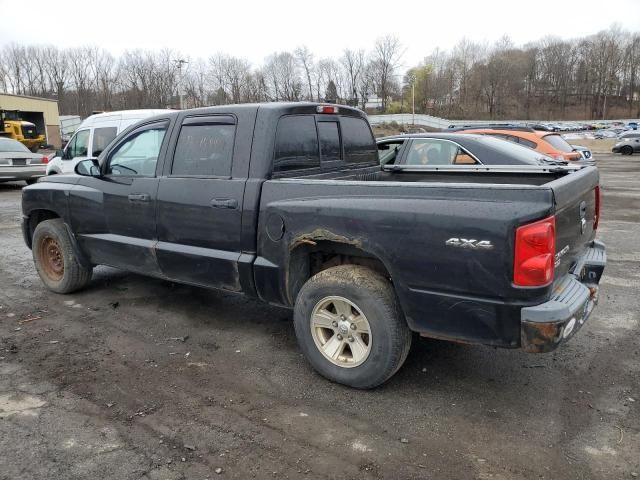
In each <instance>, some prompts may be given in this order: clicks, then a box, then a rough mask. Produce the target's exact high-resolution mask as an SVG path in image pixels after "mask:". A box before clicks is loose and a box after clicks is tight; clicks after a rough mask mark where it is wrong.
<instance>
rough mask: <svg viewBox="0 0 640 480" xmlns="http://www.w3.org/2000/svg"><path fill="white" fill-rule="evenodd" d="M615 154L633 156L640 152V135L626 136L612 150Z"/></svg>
mask: <svg viewBox="0 0 640 480" xmlns="http://www.w3.org/2000/svg"><path fill="white" fill-rule="evenodd" d="M611 151H612V152H613V153H621V154H622V155H632V154H634V153H638V152H640V134H637V135H630V136H625V137H623V138H621V139H620V141H619V142H618V143H616V144H615V145H614V146H613V148H612V149H611Z"/></svg>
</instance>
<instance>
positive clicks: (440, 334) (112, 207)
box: [22, 103, 606, 388]
mask: <svg viewBox="0 0 640 480" xmlns="http://www.w3.org/2000/svg"><path fill="white" fill-rule="evenodd" d="M76 173H77V174H78V175H75V176H70V175H54V176H47V177H45V178H44V179H42V180H40V181H39V182H38V183H37V184H35V185H32V186H30V187H26V188H25V189H24V191H23V197H22V209H23V211H22V213H23V224H22V225H23V234H24V238H25V242H26V244H27V245H28V247H29V248H31V249H32V253H33V258H34V262H35V266H36V269H37V271H38V274H39V275H40V278H41V279H42V281H43V283H44V284H45V285H46V286H47V287H48V288H49V289H50V290H52V291H54V292H58V293H70V292H73V291H75V290H78V289H80V288H82V287H84V286H85V285H87V284H88V283H89V281H90V279H91V275H92V271H93V267H94V266H95V265H110V266H113V267H117V268H122V269H125V270H129V271H134V272H138V273H140V274H144V275H150V276H155V277H160V278H164V279H168V280H171V281H175V282H180V283H187V284H191V285H197V286H202V287H211V288H218V289H223V290H227V291H230V292H235V293H243V294H245V295H248V296H250V297H256V298H258V299H260V300H262V301H264V302H268V303H271V304H274V305H281V306H284V307H288V308H291V309H293V321H294V327H295V334H296V337H297V340H298V344H299V345H300V348H301V350H302V352H303V353H304V355H305V356H306V358H307V359H308V361H309V362H310V363H311V365H312V366H313V367H315V369H316V370H317V371H318V372H320V374H322V375H323V376H325V377H327V378H329V379H331V380H333V381H336V382H340V383H343V384H346V385H350V386H352V387H357V388H372V387H375V386H376V385H379V384H381V383H383V382H385V381H386V380H387V379H389V378H390V377H391V376H392V375H393V374H394V373H395V372H396V371H397V370H398V369H399V368H400V367H401V366H402V364H403V362H404V360H405V359H406V357H407V354H408V352H409V348H410V346H411V342H412V338H413V335H412V332H418V333H420V334H421V335H424V336H429V337H435V338H442V339H449V340H454V341H463V342H467V343H481V344H487V345H493V346H496V347H507V348H522V349H524V350H526V351H529V352H546V351H550V350H553V349H555V348H556V347H558V345H560V344H561V343H564V342H565V341H566V340H567V339H569V338H571V337H572V336H573V335H574V334H575V332H576V331H577V330H578V329H579V328H580V327H581V326H582V325H583V324H584V322H585V321H586V320H587V318H588V317H589V315H590V313H591V312H592V310H593V308H594V306H595V304H596V300H597V291H598V283H599V280H600V276H601V274H602V271H603V269H604V266H605V261H606V260H605V259H606V256H605V247H604V245H603V244H602V243H600V242H598V241H596V240H595V235H596V229H597V225H598V220H599V215H600V214H599V187H598V181H599V180H598V178H599V176H598V170H597V169H596V168H593V167H579V166H567V165H510V166H492V165H455V166H454V167H448V166H428V165H387V166H384V167H381V166H380V165H379V161H378V153H377V148H376V143H375V140H374V137H373V134H372V132H371V128H370V126H369V124H368V123H367V120H366V116H365V114H364V113H363V112H361V111H359V110H356V109H354V108H350V107H344V106H336V105H322V104H315V103H268V104H253V105H235V106H234V105H226V106H218V107H208V108H201V109H194V110H184V111H177V112H165V113H163V114H162V115H160V116H156V117H153V118H149V119H146V120H144V121H142V122H140V123H138V124H137V125H135V126H132V127H129V129H127V130H126V131H124V132H123V133H121V134H120V135H119V136H118V137H117V138H116V139H115V140H114V141H113V142H111V144H110V145H109V146H108V147H107V148H106V149H105V150H104V151H103V152H102V153H101V155H100V156H99V158H98V159H87V160H84V161H82V162H80V163H78V165H77V166H76ZM238 322H239V324H240V323H241V322H242V318H238ZM229 368H232V367H231V366H230V367H229Z"/></svg>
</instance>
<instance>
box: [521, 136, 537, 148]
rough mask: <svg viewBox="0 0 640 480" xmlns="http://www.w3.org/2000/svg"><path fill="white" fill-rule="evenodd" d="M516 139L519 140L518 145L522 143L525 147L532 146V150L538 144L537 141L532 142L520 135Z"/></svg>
mask: <svg viewBox="0 0 640 480" xmlns="http://www.w3.org/2000/svg"><path fill="white" fill-rule="evenodd" d="M518 140H519V143H520V145H524V146H525V147H529V148H533V149H534V150H535V148H536V147H537V146H538V144H537V143H535V142H532V141H531V140H527V139H526V138H522V137H520V138H519V139H518Z"/></svg>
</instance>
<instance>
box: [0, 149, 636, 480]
mask: <svg viewBox="0 0 640 480" xmlns="http://www.w3.org/2000/svg"><path fill="white" fill-rule="evenodd" d="M598 163H599V166H600V169H601V172H602V174H603V180H602V181H603V201H604V207H603V215H602V223H601V229H600V237H601V238H602V239H603V240H605V241H606V242H607V245H608V249H609V250H608V251H609V264H608V266H607V269H606V271H605V276H604V278H603V281H602V289H601V304H600V305H599V307H598V308H597V309H596V311H595V313H594V315H593V316H592V318H591V319H590V320H589V322H588V323H587V325H585V327H584V328H583V329H582V330H581V332H579V334H578V335H576V336H575V337H574V338H573V339H572V340H571V341H570V342H569V343H568V344H567V345H566V346H565V347H564V348H562V349H560V350H558V351H556V352H555V353H551V354H544V355H531V354H526V353H523V352H520V351H508V350H494V349H492V348H486V347H482V346H465V345H458V344H449V343H444V342H438V341H432V340H423V341H421V342H420V343H419V344H418V345H417V346H416V347H415V348H414V350H413V351H412V352H411V354H410V356H409V359H408V361H407V362H406V364H405V366H404V368H402V369H401V370H400V372H398V374H397V375H396V376H395V377H394V378H393V379H392V380H391V381H390V382H388V383H387V384H386V385H384V386H383V387H381V388H378V389H376V390H373V391H364V392H363V391H356V390H351V389H349V388H345V387H342V386H339V385H335V384H332V383H329V382H327V381H326V380H324V379H323V378H321V377H319V376H318V375H317V374H316V373H314V371H312V370H311V368H310V367H309V365H308V364H307V363H306V362H305V361H304V359H303V358H302V356H301V354H300V352H299V350H298V348H297V347H296V342H295V339H294V333H293V327H292V323H291V315H290V313H289V312H288V311H287V310H280V309H276V308H273V307H269V306H265V305H262V304H260V303H257V302H255V301H253V300H250V299H246V298H243V297H238V296H233V295H230V294H226V293H221V292H215V291H208V290H203V289H198V288H192V287H185V286H180V285H175V284H171V283H169V282H164V281H159V280H154V279H149V278H145V277H141V276H138V275H132V274H128V273H124V272H120V271H117V270H113V269H107V268H99V269H97V270H96V273H95V277H94V280H93V281H92V283H91V285H90V287H89V288H87V289H86V290H84V291H82V292H79V293H76V294H73V295H68V296H60V295H56V294H53V293H50V292H48V291H46V290H44V288H43V287H42V285H41V283H40V281H39V279H38V277H37V275H36V273H35V270H34V267H33V264H32V260H31V253H30V251H29V250H27V248H26V247H25V246H24V244H23V242H22V238H21V232H20V228H19V220H20V188H21V187H20V186H19V185H17V184H0V245H1V247H2V248H0V479H3V480H4V479H11V480H14V479H44V478H46V479H61V480H62V479H64V480H70V479H118V480H123V479H145V480H148V479H205V478H210V479H212V478H235V479H245V478H310V479H311V478H335V479H361V478H362V479H376V478H390V479H409V478H426V479H429V478H431V479H466V478H478V479H525V478H526V479H534V478H535V479H573V478H575V479H585V478H598V479H599V478H602V479H618V478H621V479H624V478H630V479H631V478H634V475H637V474H640V325H639V319H640V156H633V157H612V156H599V157H598ZM216 472H220V473H216Z"/></svg>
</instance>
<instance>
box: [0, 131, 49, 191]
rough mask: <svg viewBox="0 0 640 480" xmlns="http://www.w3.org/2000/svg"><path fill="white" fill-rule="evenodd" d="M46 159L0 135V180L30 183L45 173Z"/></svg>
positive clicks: (47, 159) (15, 141)
mask: <svg viewBox="0 0 640 480" xmlns="http://www.w3.org/2000/svg"><path fill="white" fill-rule="evenodd" d="M48 161H49V158H48V157H47V156H46V155H41V154H40V153H32V152H30V151H29V149H28V148H27V147H25V146H24V145H23V144H21V143H20V142H18V141H17V140H13V139H12V138H1V137H0V182H13V181H19V180H24V181H25V182H27V185H31V184H32V183H35V182H36V181H37V180H38V178H40V177H43V176H44V175H45V169H46V168H47V162H48Z"/></svg>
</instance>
